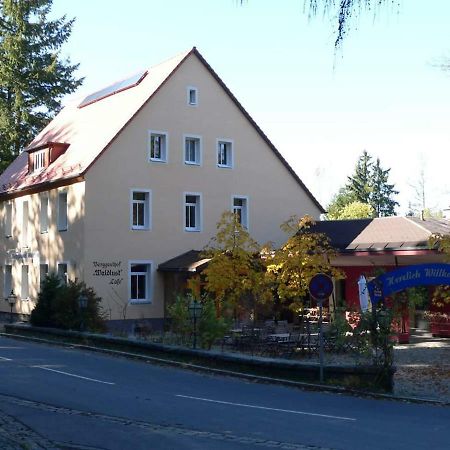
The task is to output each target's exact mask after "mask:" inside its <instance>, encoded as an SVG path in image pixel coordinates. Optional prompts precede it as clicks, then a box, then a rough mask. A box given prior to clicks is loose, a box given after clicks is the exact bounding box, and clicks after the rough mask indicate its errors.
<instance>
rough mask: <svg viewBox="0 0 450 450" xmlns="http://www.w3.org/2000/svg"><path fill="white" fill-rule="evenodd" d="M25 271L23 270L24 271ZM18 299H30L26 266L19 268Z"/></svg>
mask: <svg viewBox="0 0 450 450" xmlns="http://www.w3.org/2000/svg"><path fill="white" fill-rule="evenodd" d="M24 269H25V270H24ZM20 273H21V276H20V299H21V300H29V299H30V266H29V265H28V264H22V267H21V268H20Z"/></svg>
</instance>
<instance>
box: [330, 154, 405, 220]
mask: <svg viewBox="0 0 450 450" xmlns="http://www.w3.org/2000/svg"><path fill="white" fill-rule="evenodd" d="M390 170H391V169H383V168H382V167H381V164H380V159H379V158H378V159H377V160H376V162H375V163H373V162H372V157H371V156H370V155H369V154H368V153H367V151H365V150H364V152H363V153H362V155H361V156H360V157H359V159H358V162H357V163H356V167H355V172H354V174H353V175H352V176H350V177H348V184H347V185H346V186H344V187H342V188H340V189H339V192H338V193H337V194H336V195H335V196H334V197H333V200H332V201H331V202H330V204H329V205H328V213H327V217H328V219H331V220H338V219H344V218H352V217H353V218H364V217H374V216H375V217H385V216H393V215H395V207H396V206H398V203H397V202H396V201H395V200H394V198H393V197H394V196H395V195H397V194H398V191H396V190H395V189H394V185H393V184H390V183H389V182H388V179H389V172H390Z"/></svg>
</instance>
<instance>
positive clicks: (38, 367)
mask: <svg viewBox="0 0 450 450" xmlns="http://www.w3.org/2000/svg"><path fill="white" fill-rule="evenodd" d="M31 367H34V368H36V369H42V370H48V371H49V372H55V373H60V374H61V375H67V376H68V377H74V378H80V379H82V380H88V381H94V382H95V383H102V384H111V385H112V384H116V383H111V382H110V381H102V380H96V379H95V378H89V377H83V376H81V375H75V374H74V373H69V372H63V371H62V370H55V369H51V368H50V367H47V366H31Z"/></svg>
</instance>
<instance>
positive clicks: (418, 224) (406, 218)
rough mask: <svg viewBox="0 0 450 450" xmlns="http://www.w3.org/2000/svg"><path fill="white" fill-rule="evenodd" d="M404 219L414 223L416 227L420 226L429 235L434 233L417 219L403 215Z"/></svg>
mask: <svg viewBox="0 0 450 450" xmlns="http://www.w3.org/2000/svg"><path fill="white" fill-rule="evenodd" d="M403 219H405V220H407V221H408V222H410V223H413V224H414V225H415V226H416V227H419V228H420V229H421V230H424V231H426V232H427V233H428V234H429V235H431V234H433V233H432V232H431V231H430V230H428V229H427V228H425V227H424V226H422V225H421V224H420V223H418V222H416V221H415V220H411V218H409V217H403Z"/></svg>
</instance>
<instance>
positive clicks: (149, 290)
mask: <svg viewBox="0 0 450 450" xmlns="http://www.w3.org/2000/svg"><path fill="white" fill-rule="evenodd" d="M135 264H145V265H146V266H148V268H147V272H145V275H146V282H145V294H146V298H145V299H135V298H131V266H132V265H135ZM135 273H138V274H144V272H135ZM153 287H154V277H153V261H152V260H149V259H134V260H130V261H128V302H129V303H130V304H143V303H152V301H153Z"/></svg>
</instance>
